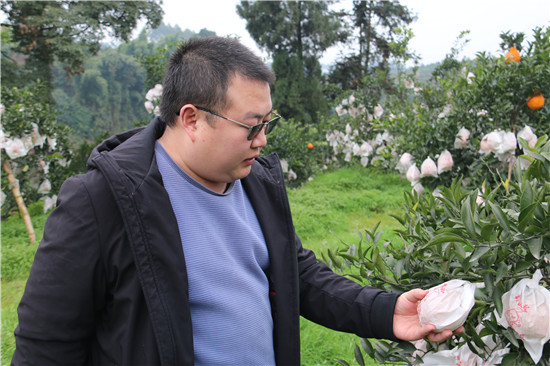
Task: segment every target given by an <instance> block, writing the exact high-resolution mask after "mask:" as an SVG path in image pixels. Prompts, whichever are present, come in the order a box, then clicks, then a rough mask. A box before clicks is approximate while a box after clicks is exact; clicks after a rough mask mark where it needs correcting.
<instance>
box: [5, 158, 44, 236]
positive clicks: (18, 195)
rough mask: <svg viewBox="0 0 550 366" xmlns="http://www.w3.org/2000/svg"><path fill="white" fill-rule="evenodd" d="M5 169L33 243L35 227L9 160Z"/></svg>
mask: <svg viewBox="0 0 550 366" xmlns="http://www.w3.org/2000/svg"><path fill="white" fill-rule="evenodd" d="M4 171H5V172H6V173H7V174H8V182H9V183H10V184H11V186H12V189H11V191H12V193H13V196H14V197H15V202H17V207H18V208H19V212H20V213H21V216H23V221H24V222H25V226H26V228H27V232H28V233H29V241H30V242H31V244H32V243H34V242H35V241H36V235H35V234H34V228H33V227H32V221H31V216H30V215H29V211H28V210H27V206H25V202H24V201H23V197H22V196H21V191H19V187H18V185H17V182H16V181H15V176H14V175H13V171H12V170H11V165H10V162H9V160H6V161H4Z"/></svg>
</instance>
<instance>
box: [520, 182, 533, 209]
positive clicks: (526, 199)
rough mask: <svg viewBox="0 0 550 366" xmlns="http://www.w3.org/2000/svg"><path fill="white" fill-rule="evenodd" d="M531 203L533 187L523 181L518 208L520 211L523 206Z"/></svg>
mask: <svg viewBox="0 0 550 366" xmlns="http://www.w3.org/2000/svg"><path fill="white" fill-rule="evenodd" d="M532 203H533V187H531V184H530V183H529V182H525V184H524V185H523V192H522V193H521V201H520V208H521V211H523V210H524V209H525V207H527V206H529V205H531V204H532Z"/></svg>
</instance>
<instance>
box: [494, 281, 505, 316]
mask: <svg viewBox="0 0 550 366" xmlns="http://www.w3.org/2000/svg"><path fill="white" fill-rule="evenodd" d="M503 293H504V291H503V290H502V283H499V284H497V285H496V286H495V288H494V290H493V302H494V303H495V308H496V310H497V312H498V314H499V315H501V316H502V308H503V306H502V294H503Z"/></svg>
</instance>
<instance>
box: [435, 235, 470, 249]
mask: <svg viewBox="0 0 550 366" xmlns="http://www.w3.org/2000/svg"><path fill="white" fill-rule="evenodd" d="M439 243H466V241H465V240H464V238H463V237H462V236H459V235H456V234H453V233H442V234H437V235H434V237H433V238H431V239H430V241H429V242H428V244H426V246H425V247H429V246H430V245H434V244H439Z"/></svg>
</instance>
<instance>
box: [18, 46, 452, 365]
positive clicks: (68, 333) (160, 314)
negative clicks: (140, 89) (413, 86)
mask: <svg viewBox="0 0 550 366" xmlns="http://www.w3.org/2000/svg"><path fill="white" fill-rule="evenodd" d="M273 81H274V75H273V73H272V71H271V70H270V69H269V68H268V67H267V66H266V65H265V64H264V63H263V62H262V61H261V59H259V58H258V57H257V56H255V55H254V54H253V53H251V52H250V51H249V50H248V49H246V48H245V47H244V46H242V45H241V44H239V43H238V42H237V41H235V40H231V39H227V38H219V37H211V38H198V39H194V40H191V41H189V42H187V43H186V44H184V45H183V46H182V47H180V48H179V49H178V50H177V51H176V52H175V53H174V54H173V56H172V58H171V60H170V63H169V66H168V68H167V70H166V75H165V79H164V81H163V87H164V90H163V98H162V102H161V115H162V116H161V117H162V118H156V119H155V120H153V121H152V122H151V123H150V124H149V125H148V126H147V127H145V128H144V129H136V130H132V131H128V132H126V133H123V134H120V135H117V136H115V137H112V138H111V139H109V140H107V141H105V142H104V143H102V144H101V145H100V146H98V147H97V148H96V149H95V150H94V152H93V153H92V156H91V157H90V160H89V163H88V165H89V171H88V173H87V174H85V175H81V176H77V177H73V178H71V179H69V180H67V182H65V184H64V185H63V187H62V188H61V190H60V192H59V199H58V207H57V208H56V210H54V212H52V214H51V215H50V217H49V219H48V222H47V224H46V227H45V232H44V239H43V241H42V243H41V244H40V246H39V249H38V251H37V254H36V258H35V262H34V264H33V267H32V270H31V274H30V277H29V279H28V282H27V287H26V289H25V294H24V296H23V298H22V300H21V304H20V306H19V309H18V313H19V325H18V327H17V329H16V331H15V335H16V346H17V349H16V351H15V354H14V357H13V363H14V364H16V365H19V364H32V365H46V364H67V365H69V364H70V365H76V364H91V365H107V364H117V365H140V364H143V365H156V364H163V365H193V364H196V365H219V364H226V365H274V364H277V365H298V364H299V363H300V343H299V316H300V315H302V316H304V317H306V318H308V319H310V320H312V321H315V322H317V323H320V324H322V325H325V326H327V327H330V328H333V329H336V330H341V331H346V332H354V333H356V334H358V335H360V336H363V337H378V338H388V339H403V340H414V339H419V338H422V337H425V336H427V337H429V338H430V339H432V340H434V341H441V340H443V339H445V338H447V337H449V336H450V335H451V334H452V332H451V331H445V332H442V333H439V334H436V333H433V329H434V327H433V326H424V327H422V326H420V324H419V320H418V314H417V312H416V306H417V303H418V301H419V300H420V299H422V298H423V296H424V295H425V294H426V292H425V291H422V290H413V291H411V292H408V293H405V294H392V293H386V292H383V291H380V290H377V289H374V288H369V287H364V288H363V287H361V286H359V285H358V284H356V283H355V282H353V281H351V280H349V279H346V278H344V277H342V276H338V275H336V274H334V273H333V272H331V271H330V270H329V269H328V268H327V267H326V266H325V265H323V264H322V263H319V262H317V260H316V258H315V256H314V254H313V253H312V252H311V251H309V250H307V249H304V248H303V247H302V245H301V243H300V240H299V238H298V237H297V236H296V234H295V232H294V227H293V224H292V218H291V214H290V210H289V204H288V200H287V196H286V191H285V187H284V185H283V177H282V172H281V169H280V165H279V160H278V159H277V157H276V156H275V155H270V156H266V157H260V151H261V149H262V147H264V146H265V145H266V134H267V133H269V132H270V131H271V129H272V128H273V127H274V126H275V124H276V122H277V119H278V118H279V116H278V115H277V114H276V113H273V106H272V104H271V96H270V84H272V83H273Z"/></svg>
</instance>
